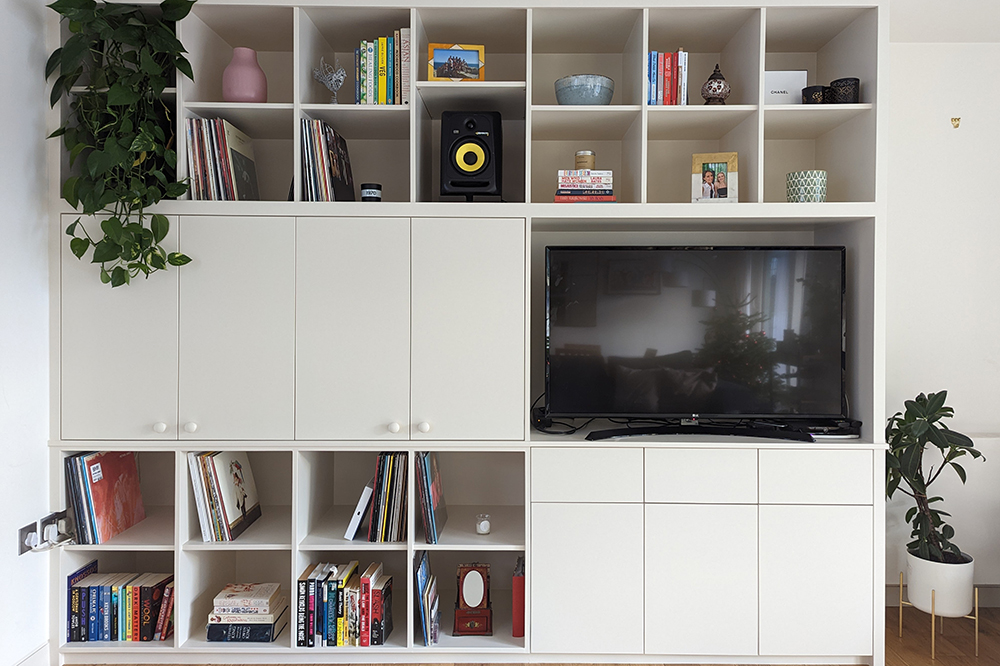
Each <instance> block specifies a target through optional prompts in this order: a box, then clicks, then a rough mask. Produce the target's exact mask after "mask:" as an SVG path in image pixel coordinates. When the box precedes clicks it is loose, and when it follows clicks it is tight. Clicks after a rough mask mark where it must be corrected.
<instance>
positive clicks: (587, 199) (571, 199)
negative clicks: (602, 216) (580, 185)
mask: <svg viewBox="0 0 1000 666" xmlns="http://www.w3.org/2000/svg"><path fill="white" fill-rule="evenodd" d="M613 201H615V197H614V196H613V195H612V196H607V195H592V194H574V195H571V196H563V195H556V197H555V203H611V202H613Z"/></svg>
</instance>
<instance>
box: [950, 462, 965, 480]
mask: <svg viewBox="0 0 1000 666" xmlns="http://www.w3.org/2000/svg"><path fill="white" fill-rule="evenodd" d="M951 466H952V467H954V468H955V472H957V473H958V478H960V479H962V483H965V468H964V467H962V466H961V465H959V464H958V463H956V462H953V463H951Z"/></svg>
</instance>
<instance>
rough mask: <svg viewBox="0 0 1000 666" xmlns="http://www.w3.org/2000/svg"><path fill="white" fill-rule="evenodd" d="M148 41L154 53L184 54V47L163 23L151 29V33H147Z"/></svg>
mask: <svg viewBox="0 0 1000 666" xmlns="http://www.w3.org/2000/svg"><path fill="white" fill-rule="evenodd" d="M146 39H147V40H148V42H149V45H150V46H151V47H153V50H154V51H157V52H160V53H170V54H174V53H183V52H184V46H183V45H182V44H181V43H180V42H179V41H177V38H176V37H174V34H173V33H172V32H170V30H169V29H168V28H167V27H166V26H165V25H163V24H162V23H161V24H158V25H154V26H153V27H152V28H150V30H149V32H148V33H146Z"/></svg>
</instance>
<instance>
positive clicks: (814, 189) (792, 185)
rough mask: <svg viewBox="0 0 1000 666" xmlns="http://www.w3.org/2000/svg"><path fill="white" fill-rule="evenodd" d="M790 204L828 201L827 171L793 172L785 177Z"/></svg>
mask: <svg viewBox="0 0 1000 666" xmlns="http://www.w3.org/2000/svg"><path fill="white" fill-rule="evenodd" d="M785 192H786V196H787V198H788V201H789V202H792V203H800V202H805V201H826V171H822V170H814V171H792V172H791V173H788V174H786V175H785Z"/></svg>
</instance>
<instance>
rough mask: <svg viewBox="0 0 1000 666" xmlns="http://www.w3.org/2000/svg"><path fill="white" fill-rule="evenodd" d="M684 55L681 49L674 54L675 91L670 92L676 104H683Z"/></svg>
mask: <svg viewBox="0 0 1000 666" xmlns="http://www.w3.org/2000/svg"><path fill="white" fill-rule="evenodd" d="M683 54H684V51H682V50H680V49H678V50H677V51H676V52H675V53H674V86H673V89H672V90H671V91H670V94H671V96H672V97H673V100H674V104H680V103H681V74H682V71H683V66H682V65H681V62H682V61H683V59H684V55H683Z"/></svg>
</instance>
